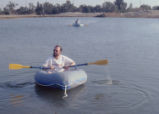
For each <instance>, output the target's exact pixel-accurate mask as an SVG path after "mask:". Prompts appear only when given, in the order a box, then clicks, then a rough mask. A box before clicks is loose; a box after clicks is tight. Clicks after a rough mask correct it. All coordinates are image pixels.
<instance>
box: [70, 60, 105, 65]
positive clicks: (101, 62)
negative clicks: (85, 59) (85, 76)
mask: <svg viewBox="0 0 159 114" xmlns="http://www.w3.org/2000/svg"><path fill="white" fill-rule="evenodd" d="M106 64H108V60H107V59H104V60H98V61H96V62H91V63H84V64H77V65H74V66H71V67H78V66H87V65H106Z"/></svg>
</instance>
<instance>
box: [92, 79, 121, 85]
mask: <svg viewBox="0 0 159 114" xmlns="http://www.w3.org/2000/svg"><path fill="white" fill-rule="evenodd" d="M92 83H94V84H98V85H99V86H100V85H119V84H120V81H118V80H97V81H92Z"/></svg>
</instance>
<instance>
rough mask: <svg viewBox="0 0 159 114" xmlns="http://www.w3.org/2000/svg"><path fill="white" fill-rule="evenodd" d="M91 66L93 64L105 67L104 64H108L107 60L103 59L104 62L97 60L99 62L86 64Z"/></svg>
mask: <svg viewBox="0 0 159 114" xmlns="http://www.w3.org/2000/svg"><path fill="white" fill-rule="evenodd" d="M91 64H95V65H106V64H108V60H107V59H105V60H99V61H96V62H92V63H88V65H91Z"/></svg>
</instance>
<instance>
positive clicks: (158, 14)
mask: <svg viewBox="0 0 159 114" xmlns="http://www.w3.org/2000/svg"><path fill="white" fill-rule="evenodd" d="M37 17H113V18H159V11H158V10H150V11H138V12H126V13H115V12H113V13H81V12H67V13H60V14H54V15H36V14H31V15H0V19H14V18H37Z"/></svg>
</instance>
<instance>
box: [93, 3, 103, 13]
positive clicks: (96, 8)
mask: <svg viewBox="0 0 159 114" xmlns="http://www.w3.org/2000/svg"><path fill="white" fill-rule="evenodd" d="M101 11H102V7H101V6H100V5H96V6H95V7H94V12H101Z"/></svg>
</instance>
